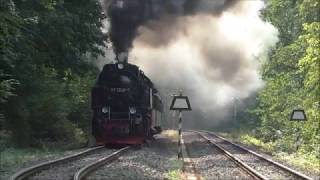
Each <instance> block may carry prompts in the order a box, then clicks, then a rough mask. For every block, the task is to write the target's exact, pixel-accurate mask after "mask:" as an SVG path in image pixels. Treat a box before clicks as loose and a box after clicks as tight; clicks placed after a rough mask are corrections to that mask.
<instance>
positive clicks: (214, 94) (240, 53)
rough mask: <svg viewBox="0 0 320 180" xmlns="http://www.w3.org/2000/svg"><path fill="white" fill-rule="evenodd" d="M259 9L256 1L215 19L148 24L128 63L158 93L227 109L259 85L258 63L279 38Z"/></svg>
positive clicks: (184, 18)
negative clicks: (180, 93) (171, 91)
mask: <svg viewBox="0 0 320 180" xmlns="http://www.w3.org/2000/svg"><path fill="white" fill-rule="evenodd" d="M263 8H264V2H263V1H260V0H255V1H239V2H237V3H236V4H235V5H234V6H232V7H230V8H228V9H226V10H225V11H224V12H222V13H221V14H220V15H219V16H212V15H210V14H201V13H200V14H195V15H193V16H180V17H177V18H176V19H175V20H174V21H175V23H172V21H170V20H168V19H170V17H160V18H159V19H157V20H152V21H150V22H148V23H147V24H146V25H144V26H141V27H140V28H139V29H138V34H139V36H137V37H136V39H135V41H134V43H133V49H132V51H131V56H130V63H133V64H136V65H138V66H140V68H141V69H142V70H143V71H144V72H145V73H146V74H147V75H148V76H149V77H150V78H151V79H152V81H153V82H154V83H155V84H156V85H157V87H159V89H160V91H161V89H166V88H168V89H179V88H181V89H183V90H184V92H185V93H187V94H188V95H190V96H191V100H192V104H193V106H195V107H201V109H202V110H203V111H210V110H213V109H222V108H223V107H227V106H228V104H230V103H231V102H232V101H233V99H232V98H233V97H237V98H240V99H241V98H246V97H248V96H249V95H251V94H252V93H253V92H256V91H257V90H258V89H259V88H261V87H262V86H263V82H262V80H261V78H260V76H259V60H258V59H264V58H266V55H267V52H268V50H269V49H270V48H271V47H273V46H274V45H275V44H276V42H277V40H278V38H277V35H278V31H277V30H276V28H275V27H273V26H272V25H271V24H270V23H267V22H264V21H263V20H262V19H261V18H260V13H261V10H262V9H263ZM162 38H164V39H165V38H171V40H170V41H169V42H168V43H161V41H163V40H164V39H162ZM172 39H174V40H172ZM226 113H227V112H226ZM220 116H223V115H221V114H220Z"/></svg>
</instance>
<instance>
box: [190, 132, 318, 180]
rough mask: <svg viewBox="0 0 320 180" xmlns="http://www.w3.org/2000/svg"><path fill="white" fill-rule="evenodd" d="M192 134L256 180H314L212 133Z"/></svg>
mask: <svg viewBox="0 0 320 180" xmlns="http://www.w3.org/2000/svg"><path fill="white" fill-rule="evenodd" d="M192 132H195V133H197V134H199V135H200V136H202V137H203V138H204V139H206V140H207V141H208V142H210V143H211V144H212V145H214V146H215V147H217V148H219V149H220V150H221V151H222V152H224V153H225V154H226V155H227V156H229V157H230V158H231V159H233V160H234V161H235V162H237V164H238V165H239V166H241V167H242V168H243V169H245V170H246V171H247V172H248V173H250V174H251V175H253V176H255V178H256V179H262V180H267V179H288V180H289V179H290V180H291V179H294V180H312V178H310V177H308V176H306V175H304V174H302V173H300V172H297V171H295V170H293V169H291V168H289V167H286V166H284V165H282V164H280V163H278V162H275V161H273V160H271V159H269V158H266V157H264V156H262V155H260V154H257V153H256V152H253V151H251V150H249V149H247V148H245V147H243V146H240V145H238V144H234V143H232V142H230V141H228V140H226V139H224V138H222V137H220V136H218V135H216V134H214V133H212V132H206V131H192Z"/></svg>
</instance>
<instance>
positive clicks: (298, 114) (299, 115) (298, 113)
mask: <svg viewBox="0 0 320 180" xmlns="http://www.w3.org/2000/svg"><path fill="white" fill-rule="evenodd" d="M290 121H296V122H303V121H307V116H306V113H305V112H304V110H303V109H296V110H293V111H292V113H291V117H290ZM300 131H301V128H300V126H299V125H298V127H297V138H296V151H298V149H299V146H300V139H301V133H300Z"/></svg>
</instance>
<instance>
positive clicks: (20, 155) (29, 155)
mask: <svg viewBox="0 0 320 180" xmlns="http://www.w3.org/2000/svg"><path fill="white" fill-rule="evenodd" d="M62 153H63V151H59V150H48V149H31V148H28V149H17V148H13V147H10V148H6V149H3V150H1V152H0V172H1V173H0V174H1V175H0V179H2V178H4V177H3V176H5V175H9V174H10V175H12V174H13V173H14V171H15V169H17V168H18V167H21V165H23V164H24V163H27V162H30V161H36V160H39V159H45V158H51V157H56V156H59V155H61V154H62Z"/></svg>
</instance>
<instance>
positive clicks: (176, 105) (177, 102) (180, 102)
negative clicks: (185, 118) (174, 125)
mask: <svg viewBox="0 0 320 180" xmlns="http://www.w3.org/2000/svg"><path fill="white" fill-rule="evenodd" d="M170 110H173V111H179V128H178V132H179V140H178V158H179V159H181V158H182V146H181V140H182V130H181V129H182V111H191V106H190V102H189V98H188V96H183V95H182V91H180V95H173V99H172V102H171V106H170Z"/></svg>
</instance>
